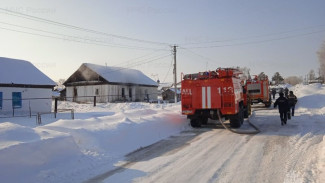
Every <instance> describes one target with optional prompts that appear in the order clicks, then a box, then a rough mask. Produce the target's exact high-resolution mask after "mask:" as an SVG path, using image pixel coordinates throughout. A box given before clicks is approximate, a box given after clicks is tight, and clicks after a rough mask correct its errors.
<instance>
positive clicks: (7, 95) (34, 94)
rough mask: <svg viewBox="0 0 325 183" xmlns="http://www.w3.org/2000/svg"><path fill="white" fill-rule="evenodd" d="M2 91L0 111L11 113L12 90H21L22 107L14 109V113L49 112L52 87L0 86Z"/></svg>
mask: <svg viewBox="0 0 325 183" xmlns="http://www.w3.org/2000/svg"><path fill="white" fill-rule="evenodd" d="M0 92H2V98H3V100H2V109H0V113H2V114H11V113H12V111H13V108H12V92H21V97H22V107H21V108H17V109H14V111H15V114H16V115H19V114H23V115H26V114H29V112H31V113H32V114H36V113H39V112H40V113H46V112H51V109H52V89H46V88H14V87H0Z"/></svg>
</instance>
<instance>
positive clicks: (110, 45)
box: [0, 27, 167, 51]
mask: <svg viewBox="0 0 325 183" xmlns="http://www.w3.org/2000/svg"><path fill="white" fill-rule="evenodd" d="M0 29H3V30H7V31H12V32H18V33H23V34H29V35H34V36H41V37H46V38H52V39H60V40H64V41H72V42H78V43H84V44H92V45H97V46H108V47H117V48H126V49H138V50H165V49H158V48H157V49H156V48H147V47H137V46H128V45H119V44H107V43H106V44H100V43H87V42H84V41H81V40H68V39H67V38H68V37H70V38H78V39H85V40H89V39H87V38H79V37H75V36H70V35H64V34H58V33H53V32H52V34H56V35H61V36H66V38H62V37H56V36H50V35H44V34H38V33H31V32H26V31H20V30H15V29H9V28H4V27H0ZM31 29H32V28H31ZM43 32H48V31H43ZM48 33H51V32H48ZM90 41H93V42H98V41H95V40H90ZM165 51H167V50H165Z"/></svg>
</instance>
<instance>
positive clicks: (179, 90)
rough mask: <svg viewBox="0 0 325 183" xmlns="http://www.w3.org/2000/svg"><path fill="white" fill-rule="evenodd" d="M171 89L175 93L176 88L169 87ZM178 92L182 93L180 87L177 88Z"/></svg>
mask: <svg viewBox="0 0 325 183" xmlns="http://www.w3.org/2000/svg"><path fill="white" fill-rule="evenodd" d="M169 90H170V91H172V92H174V93H175V88H169ZM177 94H181V89H180V88H177Z"/></svg>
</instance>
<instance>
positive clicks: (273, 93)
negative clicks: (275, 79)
mask: <svg viewBox="0 0 325 183" xmlns="http://www.w3.org/2000/svg"><path fill="white" fill-rule="evenodd" d="M271 92H272V96H273V99H275V94H276V89H275V88H272V91H271Z"/></svg>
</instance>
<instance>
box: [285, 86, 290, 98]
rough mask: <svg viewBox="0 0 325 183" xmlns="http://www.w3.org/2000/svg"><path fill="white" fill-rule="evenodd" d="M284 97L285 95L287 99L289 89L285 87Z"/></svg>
mask: <svg viewBox="0 0 325 183" xmlns="http://www.w3.org/2000/svg"><path fill="white" fill-rule="evenodd" d="M284 95H285V97H286V98H288V95H289V89H288V88H287V87H286V88H285V89H284Z"/></svg>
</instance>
